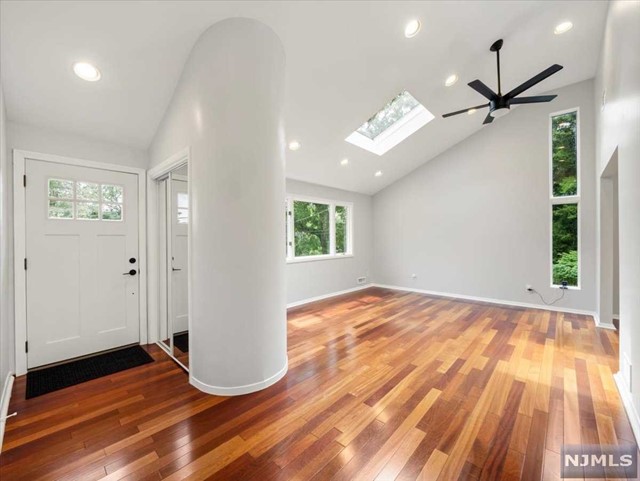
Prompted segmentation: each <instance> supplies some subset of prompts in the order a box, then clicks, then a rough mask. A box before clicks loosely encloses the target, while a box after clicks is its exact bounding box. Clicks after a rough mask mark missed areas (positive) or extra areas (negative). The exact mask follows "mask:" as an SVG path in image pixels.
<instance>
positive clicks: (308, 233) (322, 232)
mask: <svg viewBox="0 0 640 481" xmlns="http://www.w3.org/2000/svg"><path fill="white" fill-rule="evenodd" d="M293 219H294V224H293V225H294V229H293V232H294V236H295V248H296V249H295V251H296V257H300V256H320V255H323V254H329V248H330V240H329V235H330V230H329V206H328V205H327V204H315V203H313V202H301V201H298V200H296V201H294V202H293Z"/></svg>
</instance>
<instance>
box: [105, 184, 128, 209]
mask: <svg viewBox="0 0 640 481" xmlns="http://www.w3.org/2000/svg"><path fill="white" fill-rule="evenodd" d="M123 197H124V193H123V190H122V186H120V185H108V184H104V185H103V186H102V202H108V203H118V204H122V201H123Z"/></svg>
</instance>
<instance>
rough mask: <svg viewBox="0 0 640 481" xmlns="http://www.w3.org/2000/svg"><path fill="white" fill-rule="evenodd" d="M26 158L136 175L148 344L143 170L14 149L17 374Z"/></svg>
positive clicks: (22, 355)
mask: <svg viewBox="0 0 640 481" xmlns="http://www.w3.org/2000/svg"><path fill="white" fill-rule="evenodd" d="M27 159H33V160H39V161H43V162H52V163H56V164H65V165H74V166H77V167H89V168H92V169H99V170H108V171H111V172H124V173H127V174H135V175H137V176H138V266H139V269H138V270H139V276H138V282H139V307H138V308H139V314H140V331H139V337H140V341H139V342H140V344H147V341H148V338H147V335H148V329H147V272H146V268H144V267H145V266H147V230H146V221H147V216H146V212H147V209H146V200H147V194H146V182H145V170H144V169H140V168H138V167H128V166H124V165H117V164H108V163H105V162H95V161H92V160H84V159H76V158H72V157H63V156H60V155H52V154H42V153H39V152H30V151H26V150H18V149H15V150H14V151H13V226H14V234H13V235H14V253H13V259H14V261H13V262H14V282H15V292H14V300H15V356H16V375H17V376H21V375H23V374H26V373H27V353H26V352H25V350H24V346H25V343H26V341H27V285H26V272H25V270H24V265H23V263H24V259H25V258H26V257H27V255H26V198H25V191H24V187H23V180H22V179H23V176H24V175H25V171H26V161H27Z"/></svg>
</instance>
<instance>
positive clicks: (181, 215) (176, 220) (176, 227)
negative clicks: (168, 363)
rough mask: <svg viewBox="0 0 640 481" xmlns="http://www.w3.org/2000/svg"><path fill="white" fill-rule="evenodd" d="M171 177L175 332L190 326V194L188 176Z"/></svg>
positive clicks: (172, 277)
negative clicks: (184, 178)
mask: <svg viewBox="0 0 640 481" xmlns="http://www.w3.org/2000/svg"><path fill="white" fill-rule="evenodd" d="M176 177H177V176H175V175H172V180H171V197H172V200H171V223H170V225H171V252H172V253H171V263H170V265H171V299H172V315H173V333H174V334H176V333H180V332H185V331H188V330H189V304H188V285H187V279H188V278H189V271H188V267H189V264H188V258H187V256H188V252H189V234H188V226H189V194H188V184H187V181H185V180H180V179H176Z"/></svg>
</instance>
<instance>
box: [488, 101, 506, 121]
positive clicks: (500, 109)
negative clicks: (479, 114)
mask: <svg viewBox="0 0 640 481" xmlns="http://www.w3.org/2000/svg"><path fill="white" fill-rule="evenodd" d="M510 108H511V106H510V104H509V100H508V99H507V98H505V97H496V98H495V99H493V100H490V101H489V115H491V117H494V118H497V117H502V116H503V115H506V114H508V113H509V109H510Z"/></svg>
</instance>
